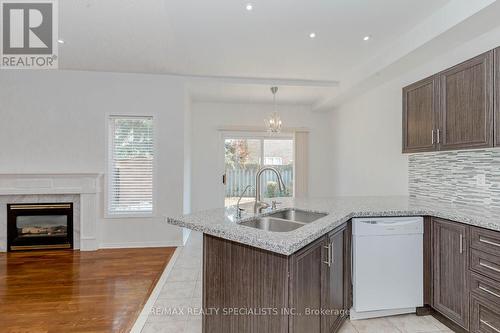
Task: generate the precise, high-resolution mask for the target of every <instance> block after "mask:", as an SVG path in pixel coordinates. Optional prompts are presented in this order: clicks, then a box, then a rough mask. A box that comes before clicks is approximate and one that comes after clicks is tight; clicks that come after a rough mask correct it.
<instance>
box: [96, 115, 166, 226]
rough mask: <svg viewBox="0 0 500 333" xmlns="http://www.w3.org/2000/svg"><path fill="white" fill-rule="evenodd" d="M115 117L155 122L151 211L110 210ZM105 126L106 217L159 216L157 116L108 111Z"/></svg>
mask: <svg viewBox="0 0 500 333" xmlns="http://www.w3.org/2000/svg"><path fill="white" fill-rule="evenodd" d="M114 118H125V119H126V118H130V119H133V118H151V122H152V124H153V179H152V182H153V190H152V196H153V199H152V204H153V210H152V211H151V212H127V213H117V214H113V213H111V212H110V210H109V204H110V199H111V196H110V188H111V181H112V177H111V174H112V170H111V168H112V166H111V154H110V153H111V150H110V148H111V144H112V142H113V137H112V132H111V126H112V120H113V119H114ZM105 126H106V129H105V130H106V144H105V150H106V152H105V155H106V158H105V163H106V173H105V176H104V186H105V190H104V207H103V208H104V218H105V219H129V218H132V219H133V218H154V217H157V212H158V208H157V207H158V205H157V185H156V180H157V170H158V167H157V163H158V158H157V151H158V149H157V145H158V131H157V130H156V119H155V116H154V115H152V114H138V113H121V114H115V113H106V121H105Z"/></svg>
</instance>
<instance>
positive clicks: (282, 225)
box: [241, 209, 328, 232]
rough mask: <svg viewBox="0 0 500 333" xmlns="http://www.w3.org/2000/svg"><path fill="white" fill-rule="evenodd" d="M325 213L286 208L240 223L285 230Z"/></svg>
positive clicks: (272, 229)
mask: <svg viewBox="0 0 500 333" xmlns="http://www.w3.org/2000/svg"><path fill="white" fill-rule="evenodd" d="M326 215H328V214H323V213H313V212H306V211H304V210H299V209H286V210H282V211H280V212H276V213H273V214H270V215H267V216H264V217H259V218H256V219H255V220H250V221H245V222H242V223H241V225H244V226H246V227H251V228H256V229H261V230H266V231H274V232H287V231H292V230H295V229H298V228H300V227H303V226H304V225H306V224H307V223H311V222H313V221H316V220H317V219H320V218H322V217H325V216H326Z"/></svg>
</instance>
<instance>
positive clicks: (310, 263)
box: [290, 224, 351, 333]
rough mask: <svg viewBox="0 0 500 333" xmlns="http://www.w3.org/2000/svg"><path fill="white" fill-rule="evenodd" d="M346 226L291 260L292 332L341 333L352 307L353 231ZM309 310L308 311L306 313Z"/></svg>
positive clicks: (303, 250) (348, 225)
mask: <svg viewBox="0 0 500 333" xmlns="http://www.w3.org/2000/svg"><path fill="white" fill-rule="evenodd" d="M350 228H351V227H350V224H346V225H344V226H342V227H340V228H338V229H336V230H334V231H333V232H331V233H330V234H328V235H327V236H325V237H322V238H320V239H319V240H317V241H316V242H314V243H313V244H311V245H309V246H307V247H306V248H304V249H302V250H300V251H299V252H297V253H296V254H294V255H293V256H292V257H291V275H290V308H291V309H295V310H296V312H297V314H300V315H294V316H292V317H291V321H290V332H294V333H297V332H298V333H301V332H321V333H333V332H336V331H338V329H339V328H340V327H341V325H342V323H343V322H344V320H345V319H346V318H347V310H348V309H350V306H351V301H350V299H351V279H350V276H351V275H350V272H351V268H350V267H351V266H350V263H351V245H350V239H351V229H350ZM307 311H309V312H307Z"/></svg>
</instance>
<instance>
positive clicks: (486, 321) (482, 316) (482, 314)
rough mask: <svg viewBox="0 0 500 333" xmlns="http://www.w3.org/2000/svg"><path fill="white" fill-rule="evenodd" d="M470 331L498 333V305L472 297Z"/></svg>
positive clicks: (499, 316) (499, 311)
mask: <svg viewBox="0 0 500 333" xmlns="http://www.w3.org/2000/svg"><path fill="white" fill-rule="evenodd" d="M470 331H471V332H472V333H498V332H500V305H498V304H495V303H493V302H489V301H486V300H484V299H481V298H478V297H476V296H472V297H471V328H470Z"/></svg>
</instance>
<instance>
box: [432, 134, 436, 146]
mask: <svg viewBox="0 0 500 333" xmlns="http://www.w3.org/2000/svg"><path fill="white" fill-rule="evenodd" d="M434 144H436V140H435V138H434V130H432V145H434Z"/></svg>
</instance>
